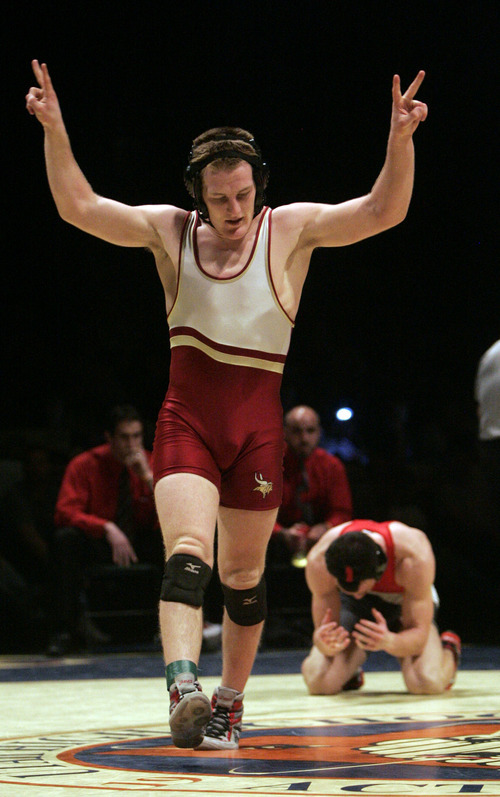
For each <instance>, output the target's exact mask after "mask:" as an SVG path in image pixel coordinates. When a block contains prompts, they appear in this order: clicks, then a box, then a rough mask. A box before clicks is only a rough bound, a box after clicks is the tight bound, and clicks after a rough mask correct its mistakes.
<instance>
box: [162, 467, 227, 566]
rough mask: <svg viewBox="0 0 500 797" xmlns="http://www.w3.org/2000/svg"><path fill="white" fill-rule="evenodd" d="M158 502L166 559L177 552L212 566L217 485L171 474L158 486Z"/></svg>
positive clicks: (217, 498)
mask: <svg viewBox="0 0 500 797" xmlns="http://www.w3.org/2000/svg"><path fill="white" fill-rule="evenodd" d="M155 501H156V511H157V513H158V519H159V521H160V526H161V530H162V534H163V540H164V543H165V549H166V554H167V558H168V557H169V556H171V555H172V553H173V552H174V550H175V551H176V552H178V553H181V552H185V553H194V554H196V555H197V556H200V558H202V559H203V561H205V562H207V564H210V565H211V564H212V557H213V540H214V536H215V525H216V521H217V509H218V506H219V492H218V490H217V488H216V487H215V485H214V484H212V482H210V481H209V480H208V479H205V478H203V476H198V475H196V474H194V473H171V474H169V475H168V476H164V477H163V478H162V479H160V480H159V481H158V482H157V484H156V487H155ZM198 548H199V551H200V552H198ZM200 553H201V554H202V555H200Z"/></svg>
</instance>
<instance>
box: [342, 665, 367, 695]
mask: <svg viewBox="0 0 500 797" xmlns="http://www.w3.org/2000/svg"><path fill="white" fill-rule="evenodd" d="M364 682H365V674H364V672H363V670H362V669H361V667H360V668H359V669H358V670H357V671H356V672H355V673H354V675H353V676H352V678H349V680H348V681H346V682H345V684H344V686H343V687H342V691H343V692H351V691H353V690H354V689H361V687H362V686H363V684H364Z"/></svg>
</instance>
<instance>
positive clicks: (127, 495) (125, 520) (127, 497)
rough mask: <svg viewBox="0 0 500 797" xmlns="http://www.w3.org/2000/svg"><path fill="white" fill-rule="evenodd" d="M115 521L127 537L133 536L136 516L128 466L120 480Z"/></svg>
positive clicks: (121, 474)
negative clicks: (133, 509)
mask: <svg viewBox="0 0 500 797" xmlns="http://www.w3.org/2000/svg"><path fill="white" fill-rule="evenodd" d="M115 523H116V525H117V526H118V528H119V529H121V530H122V531H123V533H124V534H126V535H127V537H129V538H131V536H132V532H133V528H134V516H133V512H132V493H131V491H130V477H129V473H128V470H127V468H124V469H123V470H122V472H121V473H120V478H119V480H118V500H117V503H116V514H115Z"/></svg>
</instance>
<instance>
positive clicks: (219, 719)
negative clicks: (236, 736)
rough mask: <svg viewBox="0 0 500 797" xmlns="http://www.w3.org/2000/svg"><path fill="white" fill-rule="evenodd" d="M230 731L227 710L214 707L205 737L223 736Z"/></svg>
mask: <svg viewBox="0 0 500 797" xmlns="http://www.w3.org/2000/svg"><path fill="white" fill-rule="evenodd" d="M230 730H231V720H230V718H229V710H228V709H227V708H222V707H221V706H216V707H215V708H214V712H213V714H212V717H211V719H210V721H209V723H208V725H207V728H206V730H205V734H206V735H207V736H225V735H226V734H229V732H230Z"/></svg>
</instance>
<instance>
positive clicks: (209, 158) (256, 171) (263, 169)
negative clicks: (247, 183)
mask: <svg viewBox="0 0 500 797" xmlns="http://www.w3.org/2000/svg"><path fill="white" fill-rule="evenodd" d="M211 141H226V142H227V147H221V148H220V149H219V148H218V149H217V150H215V151H214V152H211V153H210V154H209V155H206V156H205V157H204V158H200V159H199V160H195V161H194V162H193V156H194V153H193V150H191V152H190V153H189V163H188V165H187V167H186V170H185V172H184V183H185V185H186V188H187V190H188V191H189V193H190V194H191V196H192V198H193V205H194V208H195V210H197V211H198V213H199V214H200V217H201V218H202V219H203V221H205V222H207V224H211V222H210V217H209V213H208V208H207V206H206V204H205V202H204V201H203V185H202V177H201V172H202V171H203V169H204V168H205V166H208V165H209V164H210V163H213V162H214V161H216V160H220V159H221V158H236V159H237V160H242V161H246V162H247V163H249V164H250V165H251V167H252V172H253V179H254V182H255V188H256V193H255V206H254V214H253V215H254V218H255V216H257V215H258V214H259V213H260V211H261V210H262V208H263V207H264V203H265V199H266V197H265V189H266V186H267V182H268V180H269V168H268V166H267V164H266V163H264V162H263V160H262V155H261V151H260V148H259V146H258V144H257V142H256V141H255V139H254V138H251V139H246V138H238V137H235V136H232V135H224V134H221V135H216V136H214V137H213V138H211V139H210V140H209V142H204V143H210V142H211ZM238 141H241V142H242V143H244V144H248V145H250V146H251V147H252V149H253V150H254V153H255V154H254V155H251V154H250V153H247V152H241V150H239V149H237V148H236V147H235V146H234V144H235V143H236V142H238Z"/></svg>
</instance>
